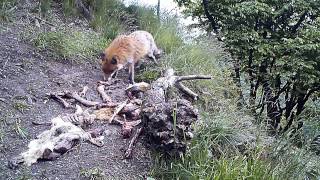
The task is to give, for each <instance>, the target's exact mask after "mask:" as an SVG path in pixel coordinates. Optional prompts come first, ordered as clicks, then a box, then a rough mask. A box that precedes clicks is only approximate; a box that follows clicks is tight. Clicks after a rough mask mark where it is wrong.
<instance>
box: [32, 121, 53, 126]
mask: <svg viewBox="0 0 320 180" xmlns="http://www.w3.org/2000/svg"><path fill="white" fill-rule="evenodd" d="M31 123H32V124H33V125H36V126H39V125H42V126H51V122H37V121H31Z"/></svg>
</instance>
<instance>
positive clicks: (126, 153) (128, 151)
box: [124, 127, 143, 159]
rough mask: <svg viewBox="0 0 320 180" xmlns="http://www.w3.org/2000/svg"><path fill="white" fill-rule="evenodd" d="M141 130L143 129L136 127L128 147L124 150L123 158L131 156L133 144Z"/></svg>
mask: <svg viewBox="0 0 320 180" xmlns="http://www.w3.org/2000/svg"><path fill="white" fill-rule="evenodd" d="M142 130H143V128H142V127H140V128H138V129H137V131H136V132H135V134H134V136H133V137H132V139H131V140H130V143H129V147H128V149H127V150H126V152H125V154H124V158H125V159H128V158H131V157H132V151H133V148H134V145H135V143H136V141H137V139H138V137H139V136H140V134H141V132H142Z"/></svg>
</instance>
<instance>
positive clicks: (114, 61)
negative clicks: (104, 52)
mask: <svg viewBox="0 0 320 180" xmlns="http://www.w3.org/2000/svg"><path fill="white" fill-rule="evenodd" d="M111 64H114V65H115V64H117V59H116V58H115V57H113V58H112V59H111Z"/></svg>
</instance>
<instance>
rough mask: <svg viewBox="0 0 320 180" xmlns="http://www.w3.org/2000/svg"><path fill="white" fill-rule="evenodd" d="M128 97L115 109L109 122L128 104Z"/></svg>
mask: <svg viewBox="0 0 320 180" xmlns="http://www.w3.org/2000/svg"><path fill="white" fill-rule="evenodd" d="M128 101H129V100H128V99H127V100H125V101H124V102H123V103H121V104H120V105H119V106H118V107H117V109H116V110H115V111H114V113H113V115H112V116H111V118H110V119H109V123H111V122H112V121H113V119H114V118H115V117H116V115H118V114H119V112H120V111H121V110H122V109H123V108H124V107H125V106H126V105H127V104H128Z"/></svg>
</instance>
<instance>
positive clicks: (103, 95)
mask: <svg viewBox="0 0 320 180" xmlns="http://www.w3.org/2000/svg"><path fill="white" fill-rule="evenodd" d="M104 87H105V86H104V85H102V84H99V83H98V87H97V91H98V93H99V94H100V95H101V98H102V101H103V102H111V101H112V100H111V98H110V97H109V96H108V95H107V94H106V92H105V91H104Z"/></svg>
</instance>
